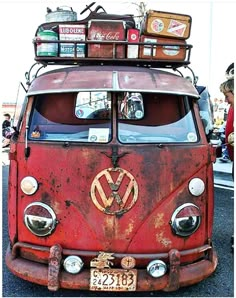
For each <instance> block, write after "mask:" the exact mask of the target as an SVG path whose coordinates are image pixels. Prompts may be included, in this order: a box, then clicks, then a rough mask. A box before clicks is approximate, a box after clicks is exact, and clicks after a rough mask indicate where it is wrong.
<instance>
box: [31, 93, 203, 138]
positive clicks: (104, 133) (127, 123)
mask: <svg viewBox="0 0 236 298" xmlns="http://www.w3.org/2000/svg"><path fill="white" fill-rule="evenodd" d="M112 107H114V111H112ZM113 118H114V119H113ZM112 126H113V127H114V126H116V127H117V129H116V131H117V139H118V140H119V142H121V143H137V144H138V143H176V142H177V143H181V142H196V141H197V140H198V137H197V132H196V129H195V123H194V119H193V116H192V112H191V108H190V105H189V103H188V100H187V97H183V96H177V95H169V94H154V93H142V94H141V93H136V92H113V93H112V92H106V91H104V92H79V93H78V94H77V93H60V94H44V95H38V96H36V100H35V103H34V108H33V113H32V116H31V120H30V127H29V135H28V137H29V139H30V140H35V141H36V140H37V141H40V140H47V141H64V142H65V141H73V142H98V143H108V142H110V141H111V139H112V137H113V136H112ZM114 137H116V136H114Z"/></svg>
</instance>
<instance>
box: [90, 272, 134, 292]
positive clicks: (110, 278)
mask: <svg viewBox="0 0 236 298" xmlns="http://www.w3.org/2000/svg"><path fill="white" fill-rule="evenodd" d="M136 285H137V270H136V269H129V270H126V269H91V270H90V290H92V291H135V290H136Z"/></svg>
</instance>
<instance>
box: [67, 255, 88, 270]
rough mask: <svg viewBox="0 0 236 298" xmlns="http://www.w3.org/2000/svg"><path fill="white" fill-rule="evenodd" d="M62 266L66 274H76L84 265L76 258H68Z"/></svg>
mask: <svg viewBox="0 0 236 298" xmlns="http://www.w3.org/2000/svg"><path fill="white" fill-rule="evenodd" d="M63 266H64V268H65V270H66V271H67V272H69V273H71V274H76V273H79V272H80V271H81V270H82V268H83V266H84V263H83V261H82V260H81V258H80V257H78V256H69V257H67V258H66V259H65V261H64V263H63Z"/></svg>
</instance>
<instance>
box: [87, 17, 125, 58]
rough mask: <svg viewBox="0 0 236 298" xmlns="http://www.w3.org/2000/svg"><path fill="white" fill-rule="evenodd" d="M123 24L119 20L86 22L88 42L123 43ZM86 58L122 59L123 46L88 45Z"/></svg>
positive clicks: (123, 54)
mask: <svg viewBox="0 0 236 298" xmlns="http://www.w3.org/2000/svg"><path fill="white" fill-rule="evenodd" d="M125 37H126V36H125V22H124V21H120V20H91V21H89V22H88V40H93V41H99V40H100V41H103V40H104V41H120V40H121V41H122V40H123V41H125ZM88 57H97V58H124V57H125V45H116V46H113V44H99V43H94V44H88Z"/></svg>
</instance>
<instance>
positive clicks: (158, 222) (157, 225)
mask: <svg viewBox="0 0 236 298" xmlns="http://www.w3.org/2000/svg"><path fill="white" fill-rule="evenodd" d="M163 217H164V213H158V214H157V215H156V216H155V222H154V227H155V229H158V228H160V227H162V226H163V225H164V220H163Z"/></svg>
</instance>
